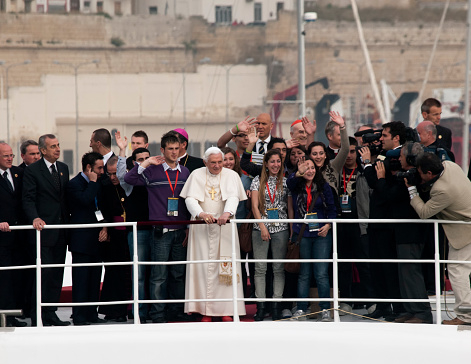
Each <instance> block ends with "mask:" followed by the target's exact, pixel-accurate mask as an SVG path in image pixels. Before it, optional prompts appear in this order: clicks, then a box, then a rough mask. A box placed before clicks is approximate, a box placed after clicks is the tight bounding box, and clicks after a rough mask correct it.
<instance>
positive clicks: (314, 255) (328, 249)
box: [292, 231, 332, 311]
mask: <svg viewBox="0 0 471 364" xmlns="http://www.w3.org/2000/svg"><path fill="white" fill-rule="evenodd" d="M297 238H298V237H297V235H296V234H293V237H292V240H293V241H296V239H297ZM299 258H300V259H331V258H332V233H331V232H330V231H329V233H328V234H327V236H326V237H321V236H318V237H316V238H302V239H301V242H300V245H299ZM311 270H312V272H313V273H314V278H315V279H316V282H317V291H318V293H319V298H330V282H329V263H301V269H300V271H299V279H298V298H308V297H309V288H310V283H311V279H310V278H311ZM307 307H308V302H307V301H305V302H298V310H303V311H306V310H307ZM319 307H320V308H321V310H328V309H329V308H330V302H319Z"/></svg>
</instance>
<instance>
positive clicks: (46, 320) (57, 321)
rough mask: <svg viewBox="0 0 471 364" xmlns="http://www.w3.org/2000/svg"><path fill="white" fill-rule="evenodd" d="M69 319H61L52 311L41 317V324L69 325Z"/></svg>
mask: <svg viewBox="0 0 471 364" xmlns="http://www.w3.org/2000/svg"><path fill="white" fill-rule="evenodd" d="M69 325H70V321H62V320H61V319H59V317H57V315H56V314H55V313H54V314H53V315H51V316H49V317H47V318H44V319H43V326H69Z"/></svg>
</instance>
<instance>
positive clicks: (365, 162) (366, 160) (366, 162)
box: [363, 159, 371, 164]
mask: <svg viewBox="0 0 471 364" xmlns="http://www.w3.org/2000/svg"><path fill="white" fill-rule="evenodd" d="M370 163H371V161H370V160H369V159H365V160H364V161H363V164H370Z"/></svg>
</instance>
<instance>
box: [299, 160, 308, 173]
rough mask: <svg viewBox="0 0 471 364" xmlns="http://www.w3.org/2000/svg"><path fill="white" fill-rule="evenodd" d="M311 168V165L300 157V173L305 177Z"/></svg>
mask: <svg viewBox="0 0 471 364" xmlns="http://www.w3.org/2000/svg"><path fill="white" fill-rule="evenodd" d="M308 168H309V163H307V162H306V160H305V158H304V157H300V158H299V160H298V172H299V174H301V175H303V174H304V173H305V172H306V171H307V169H308Z"/></svg>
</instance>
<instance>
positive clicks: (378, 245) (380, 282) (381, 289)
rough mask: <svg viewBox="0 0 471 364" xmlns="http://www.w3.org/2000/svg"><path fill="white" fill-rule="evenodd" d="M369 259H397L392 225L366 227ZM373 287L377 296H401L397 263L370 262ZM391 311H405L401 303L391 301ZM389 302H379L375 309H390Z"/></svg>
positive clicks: (384, 297)
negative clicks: (373, 227)
mask: <svg viewBox="0 0 471 364" xmlns="http://www.w3.org/2000/svg"><path fill="white" fill-rule="evenodd" d="M368 238H369V244H370V259H397V252H396V241H395V237H394V229H393V228H392V227H384V228H375V229H371V228H369V229H368ZM370 271H371V277H372V282H373V288H374V291H375V292H376V295H377V297H378V298H383V299H387V298H401V293H400V289H399V276H398V267H397V263H371V264H370ZM392 307H393V311H394V312H397V313H402V312H405V309H404V305H403V304H402V303H393V304H392ZM390 308H391V304H390V303H387V302H380V303H378V304H377V309H383V310H386V309H390Z"/></svg>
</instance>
